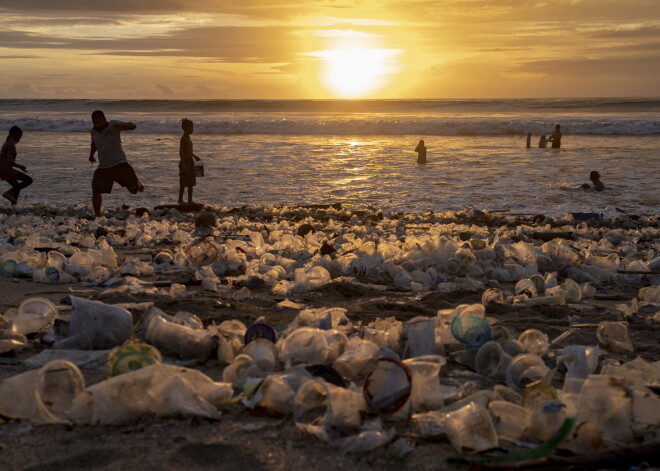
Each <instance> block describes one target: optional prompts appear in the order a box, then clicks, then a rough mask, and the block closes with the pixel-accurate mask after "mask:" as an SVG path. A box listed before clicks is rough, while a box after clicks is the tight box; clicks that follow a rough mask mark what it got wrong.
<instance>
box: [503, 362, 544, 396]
mask: <svg viewBox="0 0 660 471" xmlns="http://www.w3.org/2000/svg"><path fill="white" fill-rule="evenodd" d="M553 373H554V371H553V370H551V369H550V368H548V367H547V366H546V364H545V362H544V361H543V360H542V359H541V358H540V357H538V356H537V355H534V354H532V353H523V354H522V355H518V356H517V357H515V358H513V359H512V360H511V363H509V366H508V367H507V369H506V373H505V379H506V384H507V386H509V387H510V388H511V389H513V390H515V391H518V392H522V391H524V390H525V386H527V385H528V384H529V383H533V382H535V381H544V382H546V383H550V382H551V379H552V375H553Z"/></svg>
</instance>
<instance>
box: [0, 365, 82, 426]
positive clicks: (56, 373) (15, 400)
mask: <svg viewBox="0 0 660 471" xmlns="http://www.w3.org/2000/svg"><path fill="white" fill-rule="evenodd" d="M84 388H85V381H84V379H83V377H82V374H81V373H80V370H79V369H78V367H77V366H76V365H74V364H73V363H71V362H68V361H65V360H53V361H51V362H48V363H46V364H45V365H44V366H42V367H41V368H40V369H38V370H31V371H27V372H25V373H21V374H18V375H16V376H12V377H10V378H7V379H5V380H4V381H2V382H1V383H0V415H3V416H5V417H11V418H15V419H24V420H29V421H30V422H32V423H33V424H54V423H67V422H68V420H67V419H68V417H67V413H68V411H69V409H70V408H71V405H72V404H73V402H74V400H75V399H76V397H77V396H78V394H80V393H82V392H83V390H84Z"/></svg>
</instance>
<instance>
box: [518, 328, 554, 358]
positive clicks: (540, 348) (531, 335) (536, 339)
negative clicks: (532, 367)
mask: <svg viewBox="0 0 660 471" xmlns="http://www.w3.org/2000/svg"><path fill="white" fill-rule="evenodd" d="M518 341H519V342H520V343H521V344H522V345H523V348H524V349H525V351H526V352H528V353H533V354H534V355H538V356H540V357H542V356H543V355H545V353H546V352H547V351H548V347H549V346H550V342H549V341H548V336H547V335H546V334H545V333H543V332H541V331H540V330H538V329H527V330H526V331H524V332H523V333H521V334H520V335H519V336H518Z"/></svg>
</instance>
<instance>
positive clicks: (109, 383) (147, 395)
mask: <svg viewBox="0 0 660 471" xmlns="http://www.w3.org/2000/svg"><path fill="white" fill-rule="evenodd" d="M232 395H233V388H232V385H231V384H229V383H224V382H215V381H213V380H212V379H211V378H209V377H208V376H207V375H205V374H204V373H202V372H201V371H198V370H194V369H191V368H184V367H181V366H176V365H165V364H153V365H149V366H146V367H144V368H140V369H138V370H135V371H130V372H128V373H125V374H121V375H117V376H113V377H112V378H108V379H106V380H104V381H101V382H99V383H96V384H94V385H92V386H90V387H88V388H87V389H86V390H85V392H84V395H83V396H82V397H80V399H79V400H76V401H75V403H74V404H73V406H72V407H71V409H70V416H71V419H72V420H73V421H74V422H75V423H77V424H98V425H118V424H125V423H128V422H132V421H135V420H138V419H140V418H142V417H145V416H150V417H154V416H155V417H175V416H178V417H181V416H197V417H206V418H209V419H214V420H217V419H219V418H220V416H221V413H220V411H219V410H218V406H220V405H221V404H223V403H225V402H226V401H228V400H229V399H231V397H232Z"/></svg>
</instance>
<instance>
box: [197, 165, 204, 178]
mask: <svg viewBox="0 0 660 471" xmlns="http://www.w3.org/2000/svg"><path fill="white" fill-rule="evenodd" d="M195 176H196V177H203V176H204V164H203V163H201V162H197V163H195Z"/></svg>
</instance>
